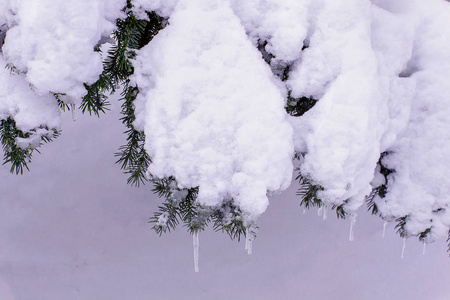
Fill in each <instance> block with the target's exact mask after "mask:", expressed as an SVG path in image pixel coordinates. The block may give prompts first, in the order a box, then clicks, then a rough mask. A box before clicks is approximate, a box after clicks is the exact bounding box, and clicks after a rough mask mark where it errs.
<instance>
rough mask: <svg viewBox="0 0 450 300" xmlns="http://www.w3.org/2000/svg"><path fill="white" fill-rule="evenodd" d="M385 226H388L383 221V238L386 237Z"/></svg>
mask: <svg viewBox="0 0 450 300" xmlns="http://www.w3.org/2000/svg"><path fill="white" fill-rule="evenodd" d="M387 225H388V222H387V221H384V223H383V238H384V236H385V235H386V227H387Z"/></svg>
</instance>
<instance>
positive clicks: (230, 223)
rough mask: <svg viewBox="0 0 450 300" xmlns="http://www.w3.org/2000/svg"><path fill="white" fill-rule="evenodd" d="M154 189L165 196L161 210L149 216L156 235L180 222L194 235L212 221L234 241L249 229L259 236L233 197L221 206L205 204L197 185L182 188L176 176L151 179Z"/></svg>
mask: <svg viewBox="0 0 450 300" xmlns="http://www.w3.org/2000/svg"><path fill="white" fill-rule="evenodd" d="M152 182H153V183H154V189H153V192H154V193H155V194H157V195H158V196H160V197H162V198H165V202H164V203H163V204H162V205H160V206H159V207H158V208H159V210H158V211H157V212H155V213H154V216H153V217H152V218H150V221H149V223H152V224H154V225H153V229H154V230H155V231H156V233H157V234H159V235H162V234H163V233H165V232H170V231H171V230H175V228H176V227H177V226H178V224H179V223H180V222H181V223H182V224H183V226H184V227H186V228H187V229H188V231H189V232H190V233H191V234H193V233H195V232H199V231H203V230H205V228H206V227H207V226H208V225H209V224H211V223H212V224H213V229H214V230H215V231H222V232H226V233H227V234H228V235H229V236H230V238H231V239H232V240H234V239H237V240H238V241H239V240H240V238H241V236H242V235H243V236H246V234H247V229H248V228H250V229H251V231H250V232H251V234H252V235H253V236H256V233H255V232H254V228H256V226H254V224H253V223H251V222H249V221H246V220H245V216H244V214H243V212H242V211H241V209H240V208H239V207H238V206H237V205H236V204H234V202H233V200H232V199H230V200H228V201H223V202H222V203H221V204H220V205H219V206H214V207H212V206H204V205H201V204H199V203H198V201H197V195H198V188H190V189H180V188H178V187H177V184H176V181H175V179H174V178H173V177H170V178H166V179H155V180H152Z"/></svg>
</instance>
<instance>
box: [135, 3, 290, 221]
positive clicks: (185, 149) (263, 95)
mask: <svg viewBox="0 0 450 300" xmlns="http://www.w3.org/2000/svg"><path fill="white" fill-rule="evenodd" d="M135 67H136V76H135V81H136V83H137V84H138V86H139V87H140V90H141V93H140V95H142V97H145V101H146V110H145V116H144V119H145V133H146V149H147V151H148V153H149V154H150V156H151V157H152V164H151V166H150V167H149V172H150V173H151V175H152V176H155V177H159V178H163V177H169V176H174V177H175V178H176V179H177V182H178V185H179V187H180V188H189V187H196V186H199V193H198V201H199V202H200V203H201V204H204V205H210V206H214V205H218V204H220V203H221V201H222V200H223V199H230V198H233V199H234V200H235V201H236V203H237V204H239V206H240V207H241V209H243V210H244V211H245V212H246V213H248V214H250V215H251V216H252V217H257V216H258V215H260V214H261V213H262V212H264V211H265V209H266V207H267V205H268V199H267V192H268V191H272V192H273V191H279V190H283V189H286V188H287V187H288V186H289V185H290V182H291V177H292V171H293V165H292V156H293V144H292V128H291V126H290V124H289V122H288V121H287V117H286V113H285V112H284V103H285V102H284V94H283V91H280V89H279V88H278V82H277V81H276V79H275V77H274V75H273V74H272V73H271V71H270V68H269V67H268V66H267V65H266V63H265V62H264V61H263V60H261V58H260V53H259V52H258V50H257V49H256V48H255V47H254V46H253V45H252V43H251V42H250V41H249V40H248V38H247V36H246V34H245V30H244V28H243V27H242V25H241V24H240V22H239V19H238V18H237V17H236V15H235V14H234V13H233V11H232V10H231V8H230V5H229V3H228V2H227V1H213V2H211V1H206V0H195V1H179V2H178V5H177V7H176V9H175V11H174V13H173V14H172V15H171V18H170V25H169V26H167V27H166V28H165V29H164V30H163V31H162V32H160V33H159V34H158V35H157V36H156V37H155V39H154V40H153V41H152V42H151V43H150V44H149V45H148V46H146V47H145V48H143V49H142V51H141V52H140V53H139V58H138V59H137V61H136V64H135ZM138 118H139V116H138ZM141 118H142V117H141Z"/></svg>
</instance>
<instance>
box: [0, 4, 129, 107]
mask: <svg viewBox="0 0 450 300" xmlns="http://www.w3.org/2000/svg"><path fill="white" fill-rule="evenodd" d="M11 2H12V3H11V4H10V7H9V9H10V10H11V12H10V13H9V14H8V16H7V17H8V20H7V21H8V22H7V24H8V26H9V30H8V32H7V36H6V41H5V45H4V46H3V48H2V50H3V54H4V56H5V58H6V60H7V61H8V62H9V63H12V64H13V65H14V66H15V67H16V68H18V69H19V70H20V71H22V72H25V73H26V77H27V80H28V82H29V83H30V84H32V85H33V87H34V88H35V89H36V92H37V93H39V94H45V93H48V92H49V91H51V92H55V93H65V94H67V95H68V96H70V97H72V98H73V99H75V101H77V103H79V101H80V98H81V97H82V96H83V95H84V94H85V93H86V91H85V89H84V86H83V83H93V82H94V81H96V80H97V78H98V75H99V74H100V73H101V72H102V62H101V58H100V54H99V53H97V52H94V51H93V48H94V46H95V45H96V44H97V43H98V41H99V40H100V38H101V36H102V35H109V34H110V32H111V31H112V29H113V28H114V21H115V19H116V18H118V17H119V16H120V15H121V14H120V9H121V8H122V7H123V6H124V3H125V1H122V0H114V1H103V0H96V1H91V0H82V1H70V2H61V1H57V0H41V1H34V0H22V1H11Z"/></svg>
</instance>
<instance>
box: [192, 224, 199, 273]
mask: <svg viewBox="0 0 450 300" xmlns="http://www.w3.org/2000/svg"><path fill="white" fill-rule="evenodd" d="M192 243H193V245H194V271H195V273H197V272H198V247H199V241H198V231H195V232H194V235H193V236H192Z"/></svg>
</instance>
